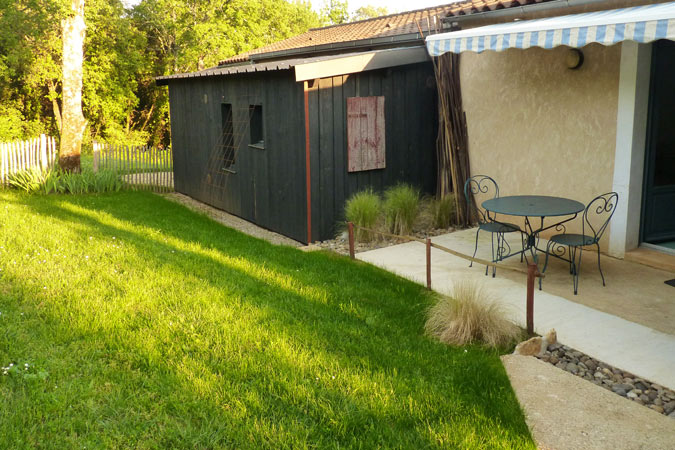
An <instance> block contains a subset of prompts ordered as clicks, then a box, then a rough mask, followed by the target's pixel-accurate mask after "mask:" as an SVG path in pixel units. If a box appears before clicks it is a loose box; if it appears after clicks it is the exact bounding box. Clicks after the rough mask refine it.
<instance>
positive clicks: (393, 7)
mask: <svg viewBox="0 0 675 450" xmlns="http://www.w3.org/2000/svg"><path fill="white" fill-rule="evenodd" d="M453 1H456V0H416V1H410V0H348V3H347V4H348V5H349V11H350V13H353V12H354V11H356V10H357V9H359V8H360V7H361V6H365V5H371V6H377V7H380V6H385V7H386V8H387V9H388V10H389V12H392V13H393V12H402V11H411V10H413V9H421V8H428V7H430V6H436V5H444V4H447V3H453ZM122 2H123V3H124V4H126V5H127V6H133V5H136V4H138V3H140V0H122ZM311 3H312V7H313V8H314V9H315V10H316V11H319V10H320V9H321V8H322V7H323V5H324V4H325V2H324V0H313V1H311Z"/></svg>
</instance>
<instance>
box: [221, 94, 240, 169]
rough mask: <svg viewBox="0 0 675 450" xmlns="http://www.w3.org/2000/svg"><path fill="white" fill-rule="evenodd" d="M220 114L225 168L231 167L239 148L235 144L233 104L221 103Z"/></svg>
mask: <svg viewBox="0 0 675 450" xmlns="http://www.w3.org/2000/svg"><path fill="white" fill-rule="evenodd" d="M220 115H221V120H222V135H221V145H220V147H221V150H222V153H221V154H222V158H223V169H230V168H231V167H232V166H233V165H234V163H235V162H236V158H237V149H236V147H235V144H234V127H233V126H232V104H231V103H222V104H221V105H220Z"/></svg>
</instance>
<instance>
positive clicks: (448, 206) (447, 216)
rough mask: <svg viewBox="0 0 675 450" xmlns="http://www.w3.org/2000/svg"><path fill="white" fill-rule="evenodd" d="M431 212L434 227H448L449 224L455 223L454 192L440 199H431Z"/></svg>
mask: <svg viewBox="0 0 675 450" xmlns="http://www.w3.org/2000/svg"><path fill="white" fill-rule="evenodd" d="M431 212H432V215H433V224H434V228H449V227H450V225H453V224H454V223H456V222H457V215H456V214H457V211H456V208H455V194H448V195H446V196H445V197H443V198H440V199H437V198H434V199H432V200H431Z"/></svg>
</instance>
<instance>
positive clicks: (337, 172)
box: [309, 63, 438, 240]
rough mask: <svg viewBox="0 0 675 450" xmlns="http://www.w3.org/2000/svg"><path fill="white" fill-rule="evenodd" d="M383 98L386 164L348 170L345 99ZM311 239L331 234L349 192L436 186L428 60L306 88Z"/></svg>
mask: <svg viewBox="0 0 675 450" xmlns="http://www.w3.org/2000/svg"><path fill="white" fill-rule="evenodd" d="M380 95H382V96H384V98H385V99H384V102H385V131H386V137H385V141H386V151H385V153H386V167H385V168H384V169H377V170H369V171H365V172H353V173H348V172H347V110H346V108H347V98H348V97H369V96H380ZM309 112H310V124H311V128H310V129H311V133H310V140H311V162H310V164H311V167H312V237H313V238H314V239H319V240H324V239H330V238H332V237H334V236H335V234H336V233H337V232H338V231H339V227H340V224H339V222H342V221H344V213H343V209H344V204H345V201H346V199H348V198H349V197H350V196H351V195H352V194H353V193H355V192H358V191H360V190H362V189H365V188H368V187H372V188H373V189H374V190H376V191H383V190H384V189H385V188H386V187H387V186H390V185H392V184H396V183H397V182H399V181H403V182H407V183H410V184H412V185H414V186H416V187H418V188H420V189H421V190H422V191H423V192H425V193H433V192H434V191H435V189H436V169H435V167H436V159H435V158H436V157H435V146H436V130H437V129H438V120H437V117H438V116H437V114H438V113H437V108H436V89H435V81H434V73H433V67H432V65H431V63H423V64H414V65H408V66H401V67H394V68H390V69H382V70H376V71H369V72H362V73H359V74H352V75H343V76H336V77H332V78H325V79H321V80H319V81H318V83H315V84H314V86H313V87H312V88H311V90H310V95H309Z"/></svg>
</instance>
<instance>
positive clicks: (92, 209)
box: [13, 194, 530, 447]
mask: <svg viewBox="0 0 675 450" xmlns="http://www.w3.org/2000/svg"><path fill="white" fill-rule="evenodd" d="M24 199H25V200H26V202H25V203H21V204H23V205H27V206H29V207H30V208H31V209H32V210H33V211H34V212H36V213H39V214H42V215H49V216H50V217H52V218H53V219H56V220H59V221H62V222H64V223H67V224H68V226H69V227H70V228H71V229H75V230H78V231H79V232H80V233H82V234H83V235H91V234H96V235H97V236H107V237H108V238H112V237H113V236H115V237H116V238H117V239H121V240H122V241H123V242H124V243H125V245H127V246H128V245H131V246H132V247H133V248H134V250H135V251H136V252H138V253H139V254H140V255H142V257H143V259H144V261H145V263H146V267H145V269H146V270H150V271H161V272H170V273H175V274H189V275H190V276H191V277H194V278H196V279H199V280H201V281H203V282H204V283H206V284H207V285H208V286H209V287H211V288H214V289H215V290H222V291H223V292H227V295H226V296H225V297H224V298H214V299H213V301H214V302H216V303H218V304H219V306H222V307H223V308H229V307H234V308H235V309H237V308H239V307H240V306H241V304H245V305H246V307H247V308H249V307H250V308H253V309H254V310H255V317H256V320H258V321H259V323H258V324H257V326H258V328H259V329H260V330H261V333H264V335H263V336H261V341H262V342H260V343H258V344H257V345H256V343H255V342H254V341H246V340H245V339H244V340H243V341H242V342H241V349H242V351H243V352H244V353H245V354H246V357H247V358H248V357H252V358H253V359H254V361H257V362H259V363H260V365H259V366H255V367H251V366H250V365H246V364H245V363H242V361H238V360H237V358H236V357H234V358H232V359H231V360H228V362H227V363H224V362H223V361H222V359H220V358H225V357H227V356H228V355H226V354H223V353H222V352H221V353H219V354H218V355H217V356H218V357H215V358H214V357H213V355H212V354H210V353H211V352H209V351H207V350H208V349H204V348H200V347H198V346H192V345H189V344H188V345H187V346H186V348H185V349H184V350H183V357H184V358H185V361H184V362H185V364H186V365H188V366H189V368H190V369H189V370H192V371H195V372H196V373H199V374H203V378H205V379H211V380H215V381H214V382H213V383H210V384H214V383H221V384H224V385H230V386H231V387H232V389H239V390H241V392H240V394H243V393H245V392H248V395H250V396H251V397H250V398H240V399H238V400H237V401H235V399H233V398H232V397H228V395H227V393H226V392H223V391H222V390H219V389H215V391H214V390H213V389H211V390H209V389H205V390H204V389H201V390H200V386H202V385H203V380H202V379H201V378H200V377H198V376H186V374H185V373H181V372H180V370H181V369H180V367H176V366H175V365H173V364H172V363H173V362H176V361H171V360H169V361H162V356H171V351H170V350H169V349H170V347H171V345H172V344H173V343H172V342H160V343H157V346H158V347H160V349H161V350H160V351H159V354H160V357H159V358H158V357H157V355H153V354H151V353H153V352H146V349H145V348H144V347H143V345H141V344H140V343H138V342H132V341H127V342H121V340H120V335H119V334H118V333H117V332H116V331H117V330H114V329H112V330H111V329H107V328H101V329H99V330H96V331H95V335H96V338H97V339H100V340H102V341H104V342H106V343H107V344H106V345H107V347H108V348H109V349H111V352H110V354H109V356H108V357H109V358H111V359H113V360H114V359H117V358H119V356H120V355H119V354H120V352H121V353H124V356H123V359H124V358H129V360H130V362H131V363H132V367H131V369H132V370H140V371H141V372H143V373H152V372H158V373H161V374H162V377H167V376H168V377H169V378H170V379H171V381H170V382H168V383H169V384H170V385H171V386H182V387H181V388H180V390H181V391H182V392H180V393H179V394H178V395H179V397H182V398H186V399H190V398H193V397H194V396H195V395H196V394H195V392H201V394H198V396H199V397H200V398H201V402H204V403H206V404H209V405H210V406H209V407H208V408H205V411H207V412H208V414H207V413H206V412H204V411H200V410H199V409H198V408H195V407H192V408H190V409H189V410H188V411H185V413H186V414H187V415H188V416H193V417H194V416H196V417H201V416H202V415H203V417H202V418H201V421H202V422H205V423H208V422H209V421H212V420H214V417H212V416H211V414H214V415H215V416H216V417H217V418H218V420H222V421H224V422H225V423H227V424H228V426H231V427H233V428H234V429H237V430H238V432H237V435H238V436H246V435H247V434H250V433H251V420H252V417H254V418H255V419H254V420H255V421H262V422H271V423H275V421H276V422H279V423H280V424H282V425H283V426H285V427H286V428H287V430H286V432H288V430H290V429H292V430H294V432H295V433H298V434H302V432H303V431H304V433H306V434H307V436H306V437H307V440H308V442H313V443H314V444H315V445H319V446H327V445H356V444H358V443H359V442H360V441H363V442H370V444H373V445H374V446H381V445H384V446H386V445H391V443H392V442H397V443H396V445H399V446H404V447H405V446H411V447H419V446H434V445H436V444H437V443H438V439H437V438H436V437H434V431H433V430H434V429H436V431H438V429H442V428H444V427H445V428H447V427H448V426H449V427H452V426H453V425H452V424H453V422H455V421H456V422H457V423H461V422H462V421H464V420H466V418H467V416H469V417H471V419H472V420H474V421H476V426H477V428H476V430H474V431H475V432H477V433H480V432H481V429H485V427H486V426H491V427H494V428H495V429H494V430H493V433H494V435H504V436H510V437H511V438H512V439H516V440H518V441H522V442H530V437H529V432H528V431H527V428H526V426H525V424H524V421H523V419H522V415H521V413H520V411H519V408H518V406H517V401H516V400H515V397H514V395H513V392H512V391H511V389H510V386H509V385H508V380H507V379H506V376H505V373H504V370H503V368H502V367H501V364H500V363H499V360H498V358H497V357H496V355H495V354H494V353H491V352H484V351H482V350H480V349H473V348H472V349H469V353H464V350H463V349H452V348H447V347H444V346H441V345H440V344H437V343H434V342H432V341H430V340H429V339H427V338H425V337H424V336H422V335H421V333H422V325H423V311H424V309H425V308H426V306H427V304H428V300H429V298H428V296H427V294H426V293H425V292H424V291H423V289H422V287H420V286H417V285H415V284H413V283H411V282H408V281H404V280H401V279H398V278H397V277H395V276H393V275H391V274H389V273H386V272H384V271H381V270H380V269H377V268H374V267H371V266H368V265H365V264H361V263H353V262H351V261H348V260H346V259H345V258H341V257H337V256H334V255H329V254H322V253H313V254H305V253H302V252H300V251H298V250H296V249H292V248H288V247H275V246H272V245H271V244H268V243H266V242H264V241H259V240H256V239H254V238H250V237H248V236H244V235H242V234H240V233H238V232H235V231H233V230H230V229H227V228H225V227H223V226H221V225H219V224H217V223H215V222H213V221H211V220H210V219H208V218H206V217H205V216H200V215H198V214H195V213H193V212H191V211H189V210H187V209H186V208H183V207H181V206H179V205H175V204H173V203H171V202H168V201H166V200H163V199H159V198H157V197H156V196H152V195H150V194H120V195H109V196H82V197H64V196H54V197H46V198H45V197H25V198H24ZM157 232H159V233H157ZM165 239H166V240H167V242H164V240H165ZM172 251H173V252H177V253H175V254H172V253H171V252H172ZM171 255H173V256H171ZM13 282H14V283H21V275H20V274H15V275H14V279H13ZM251 293H253V294H254V295H251ZM233 299H238V300H236V301H235V300H233ZM111 300H114V299H113V298H111ZM411 300H412V301H411ZM36 301H37V300H36ZM236 302H239V303H240V304H239V305H237V304H236ZM349 305H352V306H353V307H352V308H350V307H349ZM161 306H165V305H161ZM190 306H193V305H190V304H188V303H178V304H177V307H179V308H183V307H190ZM79 313H80V314H85V315H87V314H89V315H91V312H88V311H86V310H81V311H79ZM157 319H158V318H157V317H156V314H152V313H149V314H148V315H147V317H144V318H142V320H141V321H140V323H139V324H137V325H138V326H139V328H140V329H143V328H146V329H148V330H151V329H152V321H154V320H157ZM53 320H54V321H55V322H56V323H60V326H61V327H63V328H64V329H66V328H67V329H68V330H69V331H70V332H71V333H72V331H73V330H72V326H73V323H72V321H71V320H68V318H66V317H62V316H60V315H54V317H53ZM79 333H80V334H81V337H82V338H85V337H87V338H91V337H92V328H91V327H88V326H81V327H80V330H79ZM195 336H197V337H198V336H199V333H196V334H195ZM181 341H187V340H186V339H184V338H183V339H182V340H181ZM175 342H179V339H176V340H175ZM275 343H277V344H278V343H283V344H285V345H286V346H289V347H295V350H293V349H291V350H290V351H283V349H282V350H279V349H278V348H275ZM247 346H248V347H247ZM249 347H250V348H249ZM251 355H253V356H251ZM312 355H314V356H315V359H316V360H317V362H314V363H313V362H312V361H311V359H312ZM176 356H177V355H176ZM297 358H300V359H309V360H307V361H303V363H302V364H298V362H299V361H298V359H297ZM246 362H248V359H246ZM331 367H336V368H340V369H341V370H343V371H344V370H346V372H344V373H345V375H344V376H345V379H338V381H337V382H333V380H332V379H330V378H327V379H325V381H324V378H323V375H320V376H319V377H318V378H319V380H317V379H316V378H317V377H316V376H315V375H317V373H314V371H320V370H324V371H326V370H327V369H329V368H331ZM283 374H290V375H287V376H284V375H283ZM193 375H194V374H193ZM326 376H329V374H326ZM228 377H229V378H228ZM375 379H377V380H378V381H380V386H379V387H376V385H377V383H376V382H374V381H373V380H375ZM383 381H384V383H385V385H384V386H382V382H383ZM139 382H141V383H142V381H141V380H139ZM163 382H166V380H164V381H163ZM373 383H375V384H373ZM242 385H244V386H249V388H242V387H241V386H242ZM354 387H357V388H359V389H361V390H362V392H349V389H354ZM386 389H390V390H391V391H392V392H394V393H395V394H394V395H393V398H395V399H399V400H400V399H402V398H406V397H410V398H411V399H412V402H411V404H410V410H409V411H406V405H404V402H403V401H399V403H395V402H389V403H387V402H383V403H382V402H380V403H378V401H377V400H376V399H377V398H378V397H379V396H384V395H385V394H386V392H384V391H383V390H386ZM213 397H215V398H213ZM434 401H436V402H438V403H436V404H433V402H434ZM230 403H233V404H230ZM226 406H227V407H226ZM416 410H417V411H416ZM251 416H252V417H251ZM282 416H283V417H282ZM178 420H180V421H181V422H183V425H184V426H187V427H189V426H190V420H189V419H184V418H180V419H178ZM157 426H158V427H160V428H161V424H157ZM192 426H195V425H194V424H192ZM462 426H463V427H466V426H468V425H467V424H465V423H463V424H462ZM196 428H197V429H196V430H195V433H197V432H198V431H199V428H200V426H199V425H196ZM274 429H275V427H274V426H271V425H269V426H262V425H261V427H260V429H259V430H258V433H259V434H260V435H259V436H254V437H251V438H250V439H254V440H255V442H257V443H259V444H264V445H269V444H270V442H277V444H278V443H279V442H283V441H278V440H275V439H279V436H277V437H276V438H275V437H274V436H271V435H270V436H267V437H265V436H264V435H265V434H266V433H271V431H270V430H274ZM230 431H234V430H230ZM277 432H278V433H279V435H280V436H283V433H284V432H283V431H282V430H277ZM172 433H179V432H178V431H176V430H174V431H172V432H170V433H169V435H170V434H172ZM165 434H166V432H165ZM227 435H228V432H225V435H224V436H221V437H220V438H219V439H217V441H218V442H220V444H222V443H223V442H226V441H227V438H226V436H227ZM167 437H168V436H167ZM175 439H179V437H178V436H176V437H175ZM289 439H290V438H289ZM476 439H480V437H477V438H476ZM460 442H461V441H460ZM478 442H480V441H478ZM175 443H176V442H175V441H172V440H171V439H170V438H169V440H168V441H167V442H165V444H167V445H170V444H175ZM240 443H241V442H240ZM331 443H332V444H331ZM370 444H369V445H370Z"/></svg>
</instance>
